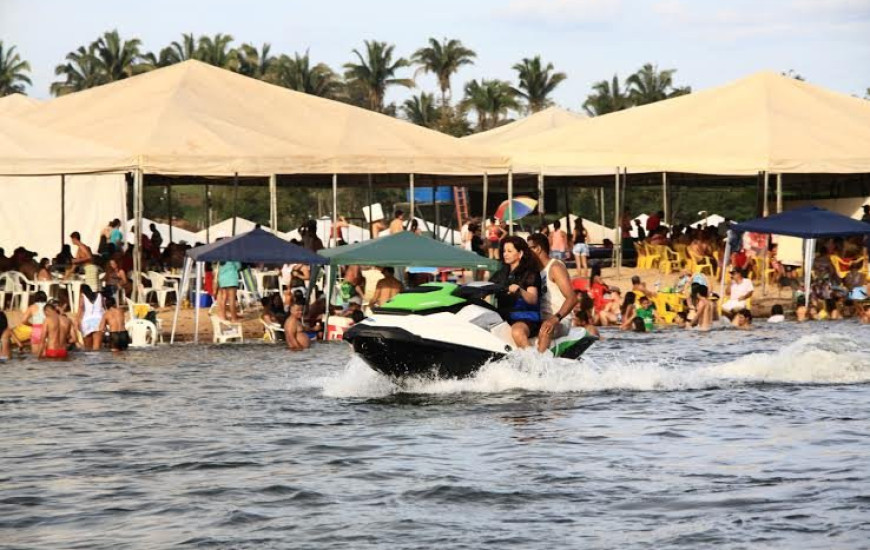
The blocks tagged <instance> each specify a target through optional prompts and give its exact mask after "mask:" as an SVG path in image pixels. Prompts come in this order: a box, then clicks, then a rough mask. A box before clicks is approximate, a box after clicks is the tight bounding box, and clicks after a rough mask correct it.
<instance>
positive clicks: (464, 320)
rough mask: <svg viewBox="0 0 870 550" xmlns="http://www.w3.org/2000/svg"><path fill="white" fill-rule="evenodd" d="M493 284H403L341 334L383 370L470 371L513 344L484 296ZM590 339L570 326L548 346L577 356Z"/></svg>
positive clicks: (450, 374)
mask: <svg viewBox="0 0 870 550" xmlns="http://www.w3.org/2000/svg"><path fill="white" fill-rule="evenodd" d="M499 288H500V287H499V286H498V285H494V284H489V283H472V284H469V285H464V286H459V285H456V284H453V283H427V284H424V285H422V286H420V287H416V288H412V289H409V290H407V291H405V292H402V293H400V294H397V295H396V296H395V297H393V299H392V300H390V301H389V302H387V303H386V304H384V305H383V306H382V307H379V308H375V309H374V310H373V316H371V317H368V318H366V319H365V320H364V321H361V322H359V323H357V324H355V325H354V326H352V327H351V328H350V329H349V330H348V331H347V332H345V333H344V340H345V341H346V342H348V343H349V344H351V346H353V350H354V351H355V352H356V353H357V355H359V356H360V357H362V359H363V360H364V361H365V362H366V363H367V364H368V365H369V366H370V367H371V368H373V369H374V370H376V371H378V372H380V373H383V374H385V375H387V376H392V377H404V376H415V375H424V376H437V377H440V378H464V377H467V376H470V375H472V374H474V373H475V372H476V371H477V370H478V369H479V368H480V367H482V366H483V365H484V364H486V362H487V361H490V360H494V359H500V358H502V357H504V356H505V355H507V354H509V353H510V352H512V351H514V349H516V348H515V344H514V341H513V338H512V337H511V328H510V325H509V324H508V323H506V322H505V321H504V320H503V319H502V318H501V316H500V315H499V314H498V312H497V311H496V309H495V307H493V306H492V305H490V304H489V303H487V302H486V301H484V298H485V297H486V296H487V295H489V294H493V293H494V292H496V291H497V290H499ZM595 340H597V338H596V337H594V336H591V335H589V334H588V333H587V332H586V330H584V329H582V328H572V329H571V331H570V332H569V334H568V335H567V336H564V337H561V338H558V339H556V340H554V341H553V342H552V344H551V346H550V352H551V353H552V354H553V355H554V356H556V357H563V358H567V359H577V358H579V357H580V356H581V355H582V354H583V352H585V351H586V350H587V349H588V348H589V346H591V345H592V343H593V342H595ZM532 342H533V343H532V345H533V346H534V340H532Z"/></svg>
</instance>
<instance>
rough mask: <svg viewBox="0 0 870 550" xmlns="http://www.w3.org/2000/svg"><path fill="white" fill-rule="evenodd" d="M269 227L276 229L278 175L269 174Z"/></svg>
mask: <svg viewBox="0 0 870 550" xmlns="http://www.w3.org/2000/svg"><path fill="white" fill-rule="evenodd" d="M269 227H271V228H272V231H278V175H277V174H271V175H270V176H269Z"/></svg>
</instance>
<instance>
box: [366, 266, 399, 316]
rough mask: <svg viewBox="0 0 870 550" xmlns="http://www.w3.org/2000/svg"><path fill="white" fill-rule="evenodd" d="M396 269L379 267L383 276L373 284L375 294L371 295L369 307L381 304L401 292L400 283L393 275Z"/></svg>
mask: <svg viewBox="0 0 870 550" xmlns="http://www.w3.org/2000/svg"><path fill="white" fill-rule="evenodd" d="M395 272H396V270H395V269H394V268H392V267H383V268H381V273H383V275H384V278H383V279H381V280H380V281H378V284H377V285H376V286H375V294H374V296H372V299H371V302H370V303H369V307H376V306H382V305H384V304H385V303H387V302H388V301H390V299H392V297H393V296H395V295H396V294H398V293H400V292H402V283H401V281H399V280H398V279H396V277H395V275H394V274H395Z"/></svg>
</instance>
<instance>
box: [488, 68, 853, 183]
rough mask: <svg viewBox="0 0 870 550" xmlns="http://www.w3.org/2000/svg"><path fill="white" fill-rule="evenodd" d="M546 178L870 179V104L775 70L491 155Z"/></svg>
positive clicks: (583, 122)
mask: <svg viewBox="0 0 870 550" xmlns="http://www.w3.org/2000/svg"><path fill="white" fill-rule="evenodd" d="M499 152H500V153H502V154H506V155H509V156H511V157H512V158H513V164H514V171H515V172H521V171H529V172H538V171H539V170H543V172H544V173H545V174H550V175H585V174H599V175H604V174H613V173H614V170H615V167H617V166H619V167H626V168H627V169H628V171H629V172H634V173H640V172H683V173H696V174H718V175H754V174H757V173H758V172H760V171H767V172H770V173H870V101H867V100H864V99H859V98H855V97H851V96H848V95H846V94H840V93H837V92H833V91H830V90H827V89H825V88H821V87H818V86H814V85H812V84H809V83H807V82H802V81H799V80H796V79H794V78H789V77H786V76H782V75H780V74H777V73H773V72H762V73H757V74H754V75H751V76H749V77H746V78H743V79H740V80H737V81H735V82H732V83H730V84H727V85H724V86H720V87H717V88H711V89H708V90H703V91H700V92H695V93H692V94H689V95H685V96H680V97H676V98H672V99H668V100H665V101H659V102H657V103H653V104H650V105H644V106H642V107H635V108H632V109H628V110H625V111H619V112H616V113H611V114H606V115H603V116H598V117H594V118H589V119H585V120H580V121H577V122H574V123H572V124H569V125H567V126H563V127H561V128H557V129H554V130H550V131H547V132H543V133H541V134H538V135H536V136H532V137H529V138H526V139H522V140H514V141H511V142H510V143H509V144H508V146H507V147H503V148H500V149H499Z"/></svg>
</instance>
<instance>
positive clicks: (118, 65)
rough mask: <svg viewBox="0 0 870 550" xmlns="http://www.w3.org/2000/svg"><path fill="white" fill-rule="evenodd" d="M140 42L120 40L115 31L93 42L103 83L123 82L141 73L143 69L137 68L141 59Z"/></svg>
mask: <svg viewBox="0 0 870 550" xmlns="http://www.w3.org/2000/svg"><path fill="white" fill-rule="evenodd" d="M141 45H142V41H141V40H139V39H138V38H133V39H132V40H122V39H121V37H120V36H119V35H118V31H117V30H113V31H111V32H107V33H104V34H103V36H101V37H100V38H99V39H97V41H96V42H94V44H93V47H94V52H93V53H94V55H95V56H96V58H97V64H98V66H99V70H100V72H102V74H103V78H104V82H115V81H116V80H123V79H125V78H128V77H131V76H133V75H135V74H138V73H140V72H142V70H143V69H145V67H142V68H138V67H137V65H138V64H139V62H140V61H141V59H142V55H141V52H140V51H139V48H140V46H141Z"/></svg>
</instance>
